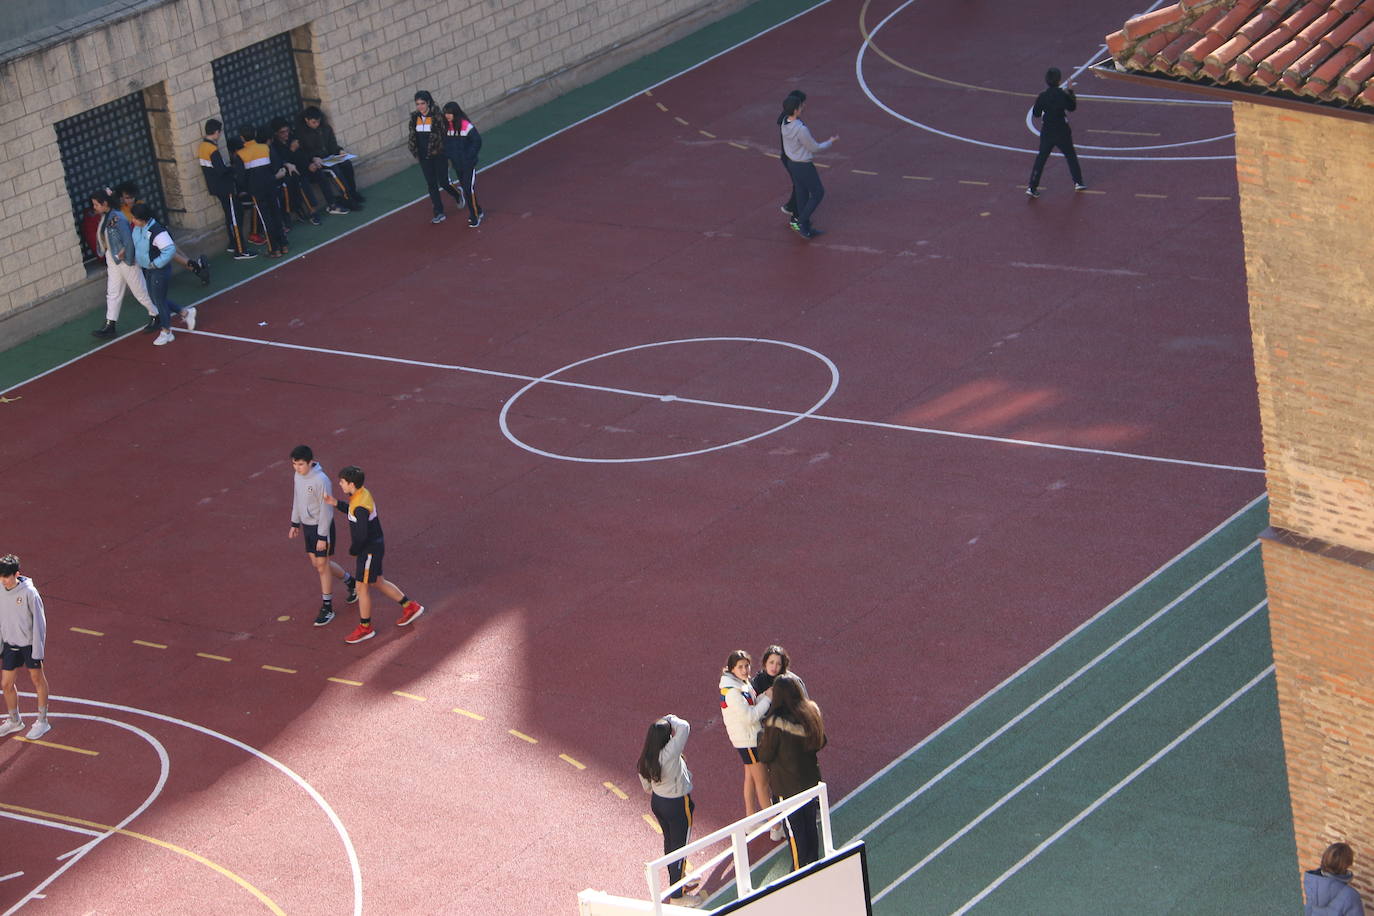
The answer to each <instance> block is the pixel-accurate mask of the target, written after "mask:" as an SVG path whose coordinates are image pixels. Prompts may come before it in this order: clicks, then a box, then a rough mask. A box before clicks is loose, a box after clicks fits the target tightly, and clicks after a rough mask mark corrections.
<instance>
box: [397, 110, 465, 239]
mask: <svg viewBox="0 0 1374 916" xmlns="http://www.w3.org/2000/svg"><path fill="white" fill-rule="evenodd" d="M443 121H444V119H443V116H442V115H441V114H440V113H439V108H438V106H436V105H435V104H434V96H432V95H430V94H429V93H428V92H427V91H425V90H424V89H421V90H419V91H417V92H416V93H415V110H414V111H412V112H411V113H410V129H409V136H410V140H409V145H410V155H412V156H414V157H415V160H416V161H417V162H419V163H420V171H421V172H422V173H424V176H425V188H426V190H428V191H429V202H430V204H431V206H433V208H434V218H433V219H431V220H430V222H431V223H442V222H443V221H444V220H445V219H447V218H448V217H446V216H445V215H444V201H443V199H442V198H440V197H439V191H440V190H444V191H447V192H449V193H450V194H452V195H453V199H454V200H455V201H457V203H458V206H459V207H462V206H463V205H464V204H465V203H466V201H464V200H463V199H462V198H461V197H459V196H458V191H457V190H455V189H454V187H453V185H452V184H451V183H450V182H449V180H448V157H447V156H445V155H444V126H443Z"/></svg>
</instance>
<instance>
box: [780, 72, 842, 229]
mask: <svg viewBox="0 0 1374 916" xmlns="http://www.w3.org/2000/svg"><path fill="white" fill-rule="evenodd" d="M805 107H806V96H805V95H803V94H801V93H793V94H792V95H789V96H788V97H787V98H786V99H784V100H783V103H782V125H781V130H782V152H783V155H784V156H786V157H787V162H786V164H787V171H788V172H790V173H791V175H792V184H793V186H794V187H795V188H796V192H797V218H796V222H795V225H796V228H797V231H798V232H800V233H801V236H802V238H804V239H814V238H815V237H816V236H818V235H821V230H819V229H817V228H815V227H814V226H812V225H811V214H813V213H815V212H816V208H817V207H819V206H820V204H821V198H823V197H824V196H825V188H824V187H823V186H822V185H821V176H820V173H819V172H817V171H816V164H815V163H814V162H812V159H813V158H814V157H815V155H816V153H819V152H822V151H823V150H828V149H830V147H831V145H832V144H833V143H834V142H835V141H836V140H838V139H840V136H839V134H836V135H835V136H833V137H831V138H830V139H829V140H826V141H825V142H824V143H818V142H816V138H815V137H813V136H811V131H810V130H808V129H807V127H806V125H805V124H803V123H802V120H801V113H802V109H803V108H805Z"/></svg>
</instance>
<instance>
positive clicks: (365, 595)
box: [325, 465, 425, 644]
mask: <svg viewBox="0 0 1374 916" xmlns="http://www.w3.org/2000/svg"><path fill="white" fill-rule="evenodd" d="M363 480H364V475H363V469H362V468H360V467H355V466H353V465H349V466H348V467H346V468H344V469H343V470H341V471H339V489H341V490H343V491H344V495H345V496H347V497H348V503H347V505H345V504H344V503H341V502H339V501H338V500H337V499H335V498H334V497H333V495H332V494H331V495H329V496H326V497H325V501H326V502H328V503H329V504H330V505H331V506H334V507H335V508H336V509H338V510H339V511H340V512H342V513H344V514H345V515H347V516H348V530H349V533H350V534H351V535H352V544H351V546H349V548H348V552H349V553H350V554H352V555H353V556H355V557H357V558H358V568H357V570H356V571H355V572H354V574H353V577H354V578H355V579H356V580H357V581H358V618H359V620H358V628H357V629H356V630H354V631H353V632H352V633H350V634H348V636H347V638H345V639H344V642H346V643H350V644H351V643H360V642H362V641H363V640H365V639H371V638H372V637H373V636H376V635H377V631H376V630H374V629H373V628H372V594H371V589H369V587H368V586H370V585H376V586H377V588H378V589H380V590H381V592H382V594H384V595H386V596H387V597H388V598H390V599H391V600H392V601H395V602H396V603H397V604H399V605H400V606H401V619H400V620H398V621H396V625H397V626H398V627H404V626H409V625H410V624H411V623H413V622H414V621H415V618H416V617H419V616H420V615H421V614H423V613H424V612H425V607H424V605H422V604H420V602H418V601H412V600H410V599H409V598H407V597H406V594H405V592H403V591H401V590H400V589H399V588H397V587H396V586H395V585H394V584H393V583H391V582H388V581H387V580H386V579H384V578H382V554H383V553H384V552H385V551H386V543H385V541H384V539H383V537H382V521H381V519H380V518H379V517H378V515H377V503H376V502H375V501H374V500H373V499H372V494H371V493H369V492H368V490H367V488H366V487H364V486H363Z"/></svg>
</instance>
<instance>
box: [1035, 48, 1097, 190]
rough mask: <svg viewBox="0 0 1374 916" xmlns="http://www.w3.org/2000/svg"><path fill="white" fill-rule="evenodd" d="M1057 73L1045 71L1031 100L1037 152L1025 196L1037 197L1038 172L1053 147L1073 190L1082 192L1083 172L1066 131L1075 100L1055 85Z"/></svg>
mask: <svg viewBox="0 0 1374 916" xmlns="http://www.w3.org/2000/svg"><path fill="white" fill-rule="evenodd" d="M1060 77H1061V74H1060V72H1059V68H1058V67H1051V68H1050V69H1049V70H1047V71H1045V86H1046V89H1045V91H1044V92H1042V93H1040V95H1039V96H1037V97H1036V99H1035V107H1034V108H1032V109H1031V116H1032V117H1036V118H1040V152H1039V154H1038V155H1037V156H1036V157H1035V165H1033V166H1031V173H1030V181H1029V182H1027V184H1026V193H1027V194H1028V195H1030V196H1031V197H1039V196H1040V173H1041V172H1043V171H1044V170H1045V162H1046V161H1047V160H1048V159H1049V158H1050V153H1052V152H1053V151H1054V149H1055V147H1058V148H1059V151H1060V152H1061V153H1063V154H1064V159H1065V161H1067V162H1068V163H1069V175H1070V176H1071V177H1072V178H1073V189H1074V190H1075V191H1082V190H1084V189H1085V188H1087V185H1085V184H1084V183H1083V170H1082V169H1080V168H1079V167H1078V153H1076V152H1074V148H1073V132H1072V131H1071V130H1069V118H1068V113H1069V112H1070V111H1073V110H1074V109H1076V108H1077V107H1078V99H1077V97H1076V96H1075V95H1074V94H1073V90H1072V89H1063V88H1060V86H1059V80H1060Z"/></svg>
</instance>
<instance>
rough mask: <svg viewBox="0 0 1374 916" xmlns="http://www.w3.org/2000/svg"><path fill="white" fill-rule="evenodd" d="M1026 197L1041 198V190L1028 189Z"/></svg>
mask: <svg viewBox="0 0 1374 916" xmlns="http://www.w3.org/2000/svg"><path fill="white" fill-rule="evenodd" d="M1026 196H1027V197H1039V196H1040V189H1039V188H1026Z"/></svg>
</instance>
